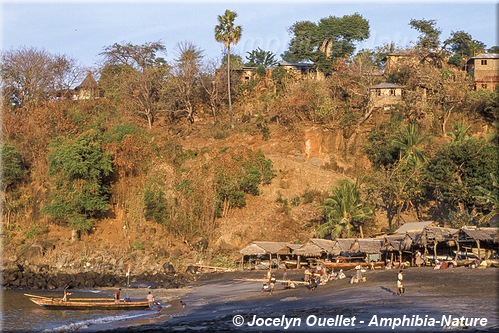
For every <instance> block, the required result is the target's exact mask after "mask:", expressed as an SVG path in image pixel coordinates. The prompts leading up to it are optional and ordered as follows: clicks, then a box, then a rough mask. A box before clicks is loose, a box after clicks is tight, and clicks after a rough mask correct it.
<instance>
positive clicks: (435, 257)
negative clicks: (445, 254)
mask: <svg viewBox="0 0 499 333" xmlns="http://www.w3.org/2000/svg"><path fill="white" fill-rule="evenodd" d="M437 245H438V241H435V244H434V245H433V255H434V259H435V260H437Z"/></svg>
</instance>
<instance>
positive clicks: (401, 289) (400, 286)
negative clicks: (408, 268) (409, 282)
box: [397, 270, 405, 296]
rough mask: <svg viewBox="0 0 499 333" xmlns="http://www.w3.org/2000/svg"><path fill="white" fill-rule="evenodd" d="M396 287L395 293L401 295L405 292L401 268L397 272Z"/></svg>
mask: <svg viewBox="0 0 499 333" xmlns="http://www.w3.org/2000/svg"><path fill="white" fill-rule="evenodd" d="M397 288H398V291H397V295H398V296H402V295H403V294H404V292H405V288H404V273H403V272H402V270H399V272H398V274H397Z"/></svg>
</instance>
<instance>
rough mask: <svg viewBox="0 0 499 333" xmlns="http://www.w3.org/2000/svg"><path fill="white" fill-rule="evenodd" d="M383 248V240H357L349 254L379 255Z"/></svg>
mask: <svg viewBox="0 0 499 333" xmlns="http://www.w3.org/2000/svg"><path fill="white" fill-rule="evenodd" d="M382 246H383V240H382V239H379V238H359V239H356V240H355V241H354V242H353V243H352V245H351V247H350V252H352V253H357V252H364V253H380V252H381V247H382Z"/></svg>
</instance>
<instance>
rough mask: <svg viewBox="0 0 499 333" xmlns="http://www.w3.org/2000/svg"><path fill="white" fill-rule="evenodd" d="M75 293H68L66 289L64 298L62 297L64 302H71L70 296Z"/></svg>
mask: <svg viewBox="0 0 499 333" xmlns="http://www.w3.org/2000/svg"><path fill="white" fill-rule="evenodd" d="M72 294H73V293H70V292H68V290H67V289H66V288H64V296H62V301H63V302H67V301H68V300H69V298H68V296H69V295H72Z"/></svg>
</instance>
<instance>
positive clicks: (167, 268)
mask: <svg viewBox="0 0 499 333" xmlns="http://www.w3.org/2000/svg"><path fill="white" fill-rule="evenodd" d="M163 270H164V271H165V273H166V274H175V272H176V271H175V267H173V265H172V263H170V262H166V263H165V264H164V265H163Z"/></svg>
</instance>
